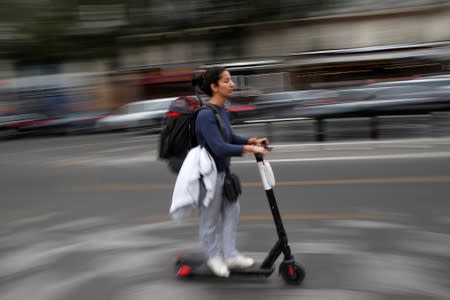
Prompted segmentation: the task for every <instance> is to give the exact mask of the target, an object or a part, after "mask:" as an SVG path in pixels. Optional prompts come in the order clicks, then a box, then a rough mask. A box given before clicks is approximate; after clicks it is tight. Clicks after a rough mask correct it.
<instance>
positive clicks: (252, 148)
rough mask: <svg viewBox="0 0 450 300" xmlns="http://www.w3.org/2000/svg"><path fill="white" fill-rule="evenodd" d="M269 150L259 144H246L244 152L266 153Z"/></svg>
mask: <svg viewBox="0 0 450 300" xmlns="http://www.w3.org/2000/svg"><path fill="white" fill-rule="evenodd" d="M267 152H268V150H267V149H266V148H264V147H262V146H257V145H245V146H244V153H261V154H266V153H267Z"/></svg>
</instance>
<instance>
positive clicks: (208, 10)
mask: <svg viewBox="0 0 450 300" xmlns="http://www.w3.org/2000/svg"><path fill="white" fill-rule="evenodd" d="M330 3H337V0H302V1H299V0H276V1H274V0H229V1H223V0H191V1H186V0H33V1H31V0H1V3H0V29H1V28H2V27H1V26H2V24H4V25H3V26H4V27H5V26H8V27H9V28H12V29H13V30H12V36H11V37H10V38H9V39H8V42H9V43H0V53H2V52H3V53H7V54H8V56H9V57H10V58H13V59H15V60H16V61H17V62H19V64H25V65H27V64H35V63H58V62H61V61H64V60H67V59H85V58H88V59H89V58H96V57H100V58H110V59H112V60H114V58H115V57H116V56H117V53H118V52H119V50H120V47H123V46H124V45H123V44H121V43H119V40H120V39H119V38H120V37H123V36H127V35H130V34H135V33H152V32H153V33H154V32H159V33H163V32H167V31H178V30H183V29H187V28H195V27H207V26H220V28H219V29H217V30H215V31H214V30H212V32H211V31H210V30H208V31H205V38H206V37H207V38H211V42H212V43H213V44H214V45H216V46H214V48H215V50H214V51H215V53H216V55H219V53H221V51H222V50H220V48H222V49H225V48H227V47H228V48H229V49H230V51H231V52H230V53H234V55H239V53H242V49H241V46H242V45H241V44H242V39H243V38H244V34H245V24H247V23H252V22H264V21H276V20H287V19H290V18H298V17H304V16H307V15H308V13H309V12H311V11H318V10H319V11H320V10H321V9H322V8H323V7H324V6H327V5H329V4H330ZM237 24H240V25H239V26H238V27H233V28H234V29H233V28H228V29H227V26H229V25H233V26H235V25H237ZM0 32H1V30H0ZM227 36H228V37H227ZM0 42H1V40H0ZM155 42H158V40H156V41H155ZM136 45H138V44H136ZM125 46H126V47H129V46H130V44H127V45H125Z"/></svg>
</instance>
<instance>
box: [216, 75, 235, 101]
mask: <svg viewBox="0 0 450 300" xmlns="http://www.w3.org/2000/svg"><path fill="white" fill-rule="evenodd" d="M211 87H212V90H213V92H214V93H218V94H220V95H221V96H223V97H225V98H226V97H229V96H230V95H231V94H232V93H233V89H234V82H233V81H232V80H231V75H230V72H228V71H223V72H222V74H221V75H220V80H219V82H218V84H212V86H211Z"/></svg>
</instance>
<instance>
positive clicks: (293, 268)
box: [279, 261, 306, 285]
mask: <svg viewBox="0 0 450 300" xmlns="http://www.w3.org/2000/svg"><path fill="white" fill-rule="evenodd" d="M279 272H280V275H281V277H282V278H283V280H284V281H285V282H286V283H287V284H295V285H299V284H301V283H302V281H303V279H305V275H306V273H305V268H304V267H303V266H302V265H301V264H299V263H296V262H292V261H289V262H286V261H284V262H282V263H281V264H280V268H279Z"/></svg>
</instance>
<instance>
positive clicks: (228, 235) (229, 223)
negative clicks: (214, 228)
mask: <svg viewBox="0 0 450 300" xmlns="http://www.w3.org/2000/svg"><path fill="white" fill-rule="evenodd" d="M222 207H223V209H222V212H223V213H222V218H223V227H222V246H223V255H224V258H225V259H229V258H232V257H236V256H237V255H239V252H238V251H237V249H236V238H237V228H238V225H239V216H240V213H241V207H240V205H239V200H237V201H234V202H230V201H228V200H227V199H223V201H222Z"/></svg>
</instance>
